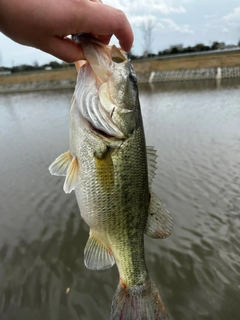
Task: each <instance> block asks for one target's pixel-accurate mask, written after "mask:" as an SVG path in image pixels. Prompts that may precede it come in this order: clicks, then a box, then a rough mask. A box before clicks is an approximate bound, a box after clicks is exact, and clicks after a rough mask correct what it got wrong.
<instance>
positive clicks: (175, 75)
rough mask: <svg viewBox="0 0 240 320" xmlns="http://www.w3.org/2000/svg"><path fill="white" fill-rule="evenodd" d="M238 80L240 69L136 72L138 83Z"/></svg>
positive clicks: (61, 85)
mask: <svg viewBox="0 0 240 320" xmlns="http://www.w3.org/2000/svg"><path fill="white" fill-rule="evenodd" d="M238 77H239V78H240V67H224V68H201V69H190V70H187V69H182V70H170V71H167V70H166V71H151V72H150V71H144V72H137V78H138V82H139V83H152V82H171V81H189V80H191V81H193V80H207V79H226V78H238ZM75 84H76V79H66V80H61V79H59V80H51V81H33V82H22V83H11V84H4V85H0V93H11V92H28V91H43V90H61V89H74V87H75Z"/></svg>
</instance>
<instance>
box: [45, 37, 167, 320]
mask: <svg viewBox="0 0 240 320" xmlns="http://www.w3.org/2000/svg"><path fill="white" fill-rule="evenodd" d="M75 41H77V42H79V43H80V44H81V46H82V48H83V51H84V54H85V57H86V59H87V63H86V64H84V65H83V66H82V67H81V68H80V69H79V72H78V78H77V84H76V88H75V92H74V95H73V99H72V104H71V111H70V150H69V151H68V152H66V153H64V154H62V155H60V156H59V157H58V158H57V159H56V160H55V161H54V162H53V164H52V165H51V166H50V167H49V170H50V172H51V174H53V175H65V176H66V178H65V182H64V187H63V189H64V191H65V192H66V193H69V192H71V191H72V190H75V193H76V198H77V202H78V205H79V209H80V212H81V216H82V218H83V220H84V221H85V222H86V223H87V224H88V226H89V227H90V234H89V239H88V242H87V244H86V247H85V251H84V262H85V265H86V267H87V268H89V269H92V270H103V269H107V268H110V267H112V266H113V265H114V264H115V263H116V265H117V268H118V270H119V278H120V280H119V285H118V287H117V290H116V292H115V295H114V297H113V302H112V309H111V320H166V319H168V316H167V313H166V310H165V307H164V304H163V302H162V299H161V297H160V294H159V292H158V290H157V287H156V286H155V284H154V283H153V281H152V280H151V278H150V277H149V274H148V270H147V267H146V263H145V256H144V234H147V235H148V236H150V237H153V238H166V237H167V236H169V235H170V233H171V230H172V218H171V216H170V215H169V213H168V211H167V210H166V209H165V206H164V205H163V204H162V202H161V201H160V200H159V199H158V197H157V196H156V195H155V194H154V193H153V192H152V190H151V184H152V179H153V177H154V175H155V169H156V151H155V150H154V149H153V148H152V147H146V144H145V136H144V128H143V122H142V116H141V109H140V103H139V97H138V86H137V79H136V75H135V73H134V70H133V67H132V64H131V62H130V61H129V59H128V58H127V56H126V54H125V53H124V52H123V51H122V50H121V49H119V48H117V47H115V46H106V45H103V44H101V43H99V42H97V41H96V40H93V39H91V38H87V37H86V36H83V35H78V36H76V37H75Z"/></svg>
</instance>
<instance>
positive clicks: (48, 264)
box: [0, 80, 240, 320]
mask: <svg viewBox="0 0 240 320" xmlns="http://www.w3.org/2000/svg"><path fill="white" fill-rule="evenodd" d="M71 96H72V91H69V90H65V91H62V92H58V91H48V92H33V93H22V94H3V95H0V138H1V139H0V177H1V180H0V181H1V183H0V319H1V320H22V319H23V320H33V319H34V320H38V319H39V320H43V319H44V320H66V319H67V320H77V319H80V320H95V319H98V320H106V319H109V315H110V308H111V301H112V296H113V294H114V292H115V289H116V286H117V283H118V272H117V270H116V267H114V268H112V269H109V270H106V271H91V270H88V269H86V268H85V266H84V263H83V251H84V247H85V244H86V241H87V238H88V227H87V226H86V225H85V224H84V222H83V221H82V220H81V219H80V216H79V210H78V207H77V203H76V200H75V196H74V194H70V195H65V194H64V192H63V190H62V186H63V178H62V177H53V176H51V175H50V174H49V172H48V166H49V165H50V164H51V162H52V161H53V160H54V159H55V158H56V157H57V156H58V155H59V154H60V153H62V152H65V151H67V150H68V120H69V106H70V100H71ZM140 98H141V105H142V113H143V118H144V123H145V132H146V139H147V143H148V144H149V145H154V146H155V147H156V148H157V150H158V170H157V175H156V178H155V183H154V189H155V192H156V193H157V194H158V195H159V196H160V198H161V199H162V200H163V201H164V203H165V204H166V206H167V208H168V210H169V211H170V212H171V214H172V216H173V219H174V229H173V232H172V235H171V236H170V237H169V238H167V239H165V240H154V239H150V238H147V237H146V260H147V264H148V268H149V272H150V274H151V276H152V278H153V279H154V281H155V282H156V284H157V286H158V288H159V290H160V293H161V295H162V298H163V301H164V302H165V305H166V308H167V310H168V313H169V317H170V319H172V320H173V319H174V320H193V319H194V320H203V319H204V320H207V319H208V320H226V319H231V320H237V319H239V314H240V80H235V81H232V80H231V81H223V82H222V83H220V84H219V83H218V84H217V83H216V82H215V81H210V82H206V81H205V82H186V83H175V84H174V83H172V84H170V83H169V84H154V85H152V86H148V85H147V86H140Z"/></svg>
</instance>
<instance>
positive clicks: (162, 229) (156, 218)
mask: <svg viewBox="0 0 240 320" xmlns="http://www.w3.org/2000/svg"><path fill="white" fill-rule="evenodd" d="M172 228H173V221H172V217H171V216H170V214H169V212H168V211H167V209H166V208H165V205H164V204H163V203H162V201H161V200H160V199H159V198H158V197H157V196H156V195H155V194H154V193H153V192H151V193H150V203H149V209H148V220H147V225H146V230H145V233H146V234H147V235H148V236H149V237H151V238H161V239H164V238H167V237H168V236H169V235H170V234H171V231H172Z"/></svg>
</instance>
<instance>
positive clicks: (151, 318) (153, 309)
mask: <svg viewBox="0 0 240 320" xmlns="http://www.w3.org/2000/svg"><path fill="white" fill-rule="evenodd" d="M110 320H168V315H167V312H166V310H165V307H164V304H163V301H162V299H161V297H160V294H159V292H158V289H157V287H156V285H155V284H154V282H153V281H152V280H151V279H149V280H148V281H147V282H146V283H145V284H143V285H141V286H137V285H136V286H132V287H125V286H122V284H121V283H120V284H119V285H118V287H117V290H116V292H115V294H114V297H113V302H112V312H111V318H110Z"/></svg>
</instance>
